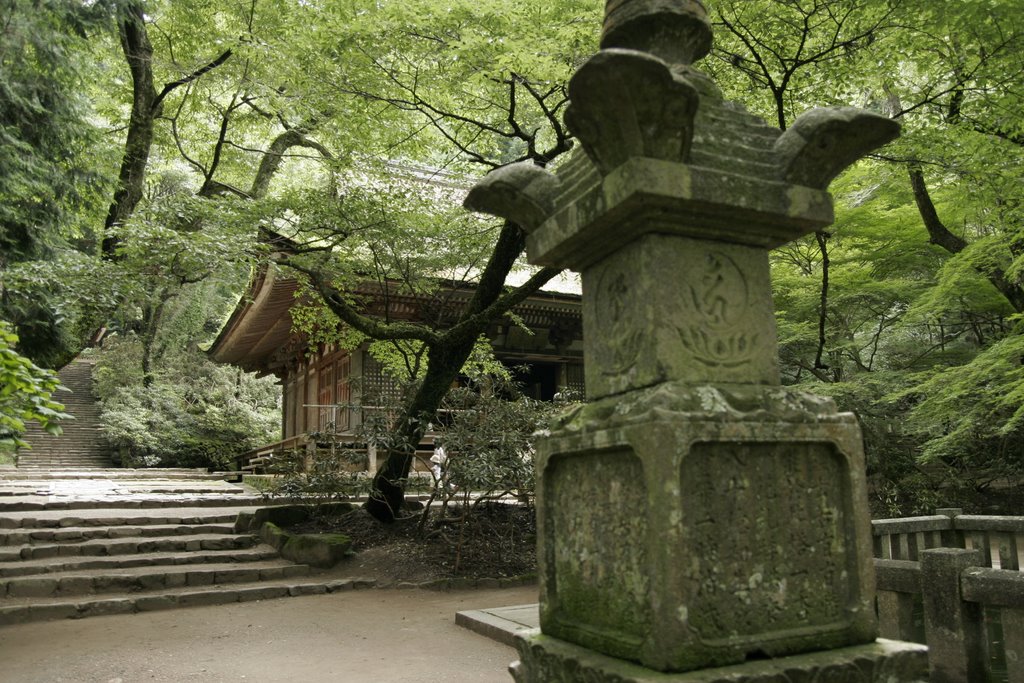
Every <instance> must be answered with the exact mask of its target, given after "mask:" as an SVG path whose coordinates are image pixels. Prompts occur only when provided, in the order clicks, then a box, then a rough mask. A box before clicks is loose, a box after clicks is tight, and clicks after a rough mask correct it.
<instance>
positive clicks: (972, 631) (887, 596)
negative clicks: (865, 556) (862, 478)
mask: <svg viewBox="0 0 1024 683" xmlns="http://www.w3.org/2000/svg"><path fill="white" fill-rule="evenodd" d="M936 513H937V514H935V515H930V516H926V517H908V518H903V519H880V520H875V521H874V522H873V523H872V528H873V533H874V551H875V569H876V575H877V585H878V616H879V626H880V632H881V636H882V637H883V638H892V639H896V640H911V641H917V642H924V643H926V644H927V645H928V657H929V662H930V665H931V669H932V678H931V680H932V681H933V682H942V681H963V682H967V681H969V682H972V683H973V682H974V681H978V682H979V683H982V682H985V681H989V680H1003V681H1010V682H1011V683H1024V572H1022V571H1021V568H1022V567H1024V517H995V516H980V515H964V514H961V511H960V510H959V509H956V508H945V509H940V510H937V511H936ZM922 617H923V618H922ZM992 647H997V648H999V649H998V651H994V652H992V651H990V648H992ZM993 662H994V663H995V667H996V669H997V675H996V676H995V677H993V674H992V671H991V669H992V666H993Z"/></svg>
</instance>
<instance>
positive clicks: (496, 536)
mask: <svg viewBox="0 0 1024 683" xmlns="http://www.w3.org/2000/svg"><path fill="white" fill-rule="evenodd" d="M420 515H421V513H419V512H410V513H408V514H407V516H402V517H400V518H399V519H398V520H397V521H396V522H394V523H393V524H382V523H381V522H378V521H377V520H375V519H374V518H373V517H371V516H370V515H368V514H367V513H366V512H364V511H363V510H362V509H358V508H357V509H355V510H353V511H351V512H348V513H344V514H341V515H337V516H332V517H320V518H317V519H314V520H311V521H309V522H306V523H304V524H301V525H296V526H293V527H290V528H289V529H288V531H289V532H291V533H340V534H344V535H345V536H347V537H349V538H350V539H352V550H354V551H355V552H356V556H355V557H353V558H352V559H351V560H345V561H343V562H342V566H339V567H338V569H340V570H341V571H346V569H347V570H348V571H350V573H352V574H353V575H360V576H372V577H373V578H376V579H377V580H378V581H381V582H384V583H389V582H413V583H420V582H425V581H433V580H436V579H443V578H504V577H514V576H523V575H526V574H532V573H534V572H536V570H537V559H536V553H537V548H536V543H537V541H536V534H537V527H536V522H535V518H534V510H533V509H532V508H526V507H522V506H519V505H506V504H493V503H492V504H482V505H479V506H477V507H475V508H469V509H468V510H466V511H464V510H463V509H462V508H451V507H449V509H448V511H447V513H446V514H445V515H444V517H443V518H442V517H441V515H440V513H439V511H434V510H432V511H431V514H430V515H429V516H428V519H427V524H426V525H425V527H424V528H423V529H421V528H420V519H421V517H420ZM345 564H348V565H349V566H348V567H347V568H346V567H345V566H343V565H345Z"/></svg>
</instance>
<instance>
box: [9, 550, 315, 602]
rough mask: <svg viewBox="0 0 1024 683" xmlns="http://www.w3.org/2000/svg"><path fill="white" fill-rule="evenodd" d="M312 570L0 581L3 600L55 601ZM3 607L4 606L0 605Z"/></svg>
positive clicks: (143, 571) (83, 574)
mask: <svg viewBox="0 0 1024 683" xmlns="http://www.w3.org/2000/svg"><path fill="white" fill-rule="evenodd" d="M309 572H310V568H309V566H308V565H304V564H292V563H291V562H288V561H287V560H281V559H278V560H261V561H258V562H247V563H244V564H240V565H239V564H233V563H213V564H202V565H174V566H167V567H128V568H124V569H104V570H98V571H88V570H86V571H68V572H54V573H52V574H41V575H35V576H20V577H14V578H9V579H3V580H0V600H2V599H4V598H55V597H69V596H75V595H90V594H98V593H132V592H137V591H158V590H163V589H166V588H183V587H195V586H212V585H221V584H231V583H254V582H257V581H271V580H278V579H291V578H296V577H301V576H308V575H309ZM0 604H3V603H2V602H0Z"/></svg>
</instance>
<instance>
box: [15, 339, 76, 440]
mask: <svg viewBox="0 0 1024 683" xmlns="http://www.w3.org/2000/svg"><path fill="white" fill-rule="evenodd" d="M17 343H18V336H17V335H16V334H14V332H13V331H12V330H11V327H10V325H8V324H7V323H5V322H3V321H2V320H0V450H8V449H13V448H17V447H25V446H27V445H28V444H26V443H25V442H24V441H22V440H21V438H20V437H21V435H22V434H24V433H25V427H26V423H27V422H29V421H32V420H34V421H36V422H38V423H39V426H41V427H42V428H43V429H45V430H46V431H48V432H49V433H51V434H60V433H61V427H60V424H59V421H60V420H61V419H64V418H67V417H69V416H68V415H66V414H65V413H64V412H63V411H64V406H63V405H61V404H60V403H57V402H56V401H54V400H53V399H52V398H51V396H52V395H53V392H54V391H56V390H57V389H58V388H60V382H59V380H58V379H57V377H56V375H54V374H53V373H52V372H50V371H48V370H44V369H42V368H40V367H38V366H36V365H35V364H34V363H33V362H32V361H30V360H28V359H27V358H25V357H24V356H22V355H21V354H19V353H18V352H17V351H15V346H16V345H17Z"/></svg>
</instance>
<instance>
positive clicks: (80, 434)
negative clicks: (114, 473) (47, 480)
mask: <svg viewBox="0 0 1024 683" xmlns="http://www.w3.org/2000/svg"><path fill="white" fill-rule="evenodd" d="M92 366H93V364H92V363H91V362H90V361H87V360H82V359H75V360H74V361H72V362H70V363H68V364H67V365H66V366H64V367H63V368H62V369H61V370H60V371H59V372H58V373H57V376H58V377H59V378H60V381H61V384H63V385H64V386H65V387H67V388H68V389H70V391H59V392H57V393H56V394H55V395H54V399H56V400H58V401H60V402H61V403H63V404H64V411H65V412H66V413H69V414H70V415H72V416H74V418H75V419H73V420H63V421H62V422H61V427H62V428H63V430H64V433H63V434H61V435H60V436H53V435H52V434H47V433H46V432H45V431H44V430H43V429H42V428H40V427H39V425H38V424H36V423H34V422H33V423H30V424H29V426H28V429H27V431H26V432H25V436H24V437H23V438H24V440H25V441H26V442H28V444H29V445H30V446H31V447H32V448H31V449H21V450H20V451H19V453H18V467H19V468H21V469H26V470H51V469H61V468H69V469H88V468H97V467H100V468H102V467H110V466H111V461H110V453H109V451H108V449H107V448H106V447H105V446H104V444H103V440H102V439H101V438H100V433H99V429H100V407H99V404H98V403H97V402H96V400H95V399H94V398H93V395H92Z"/></svg>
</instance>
